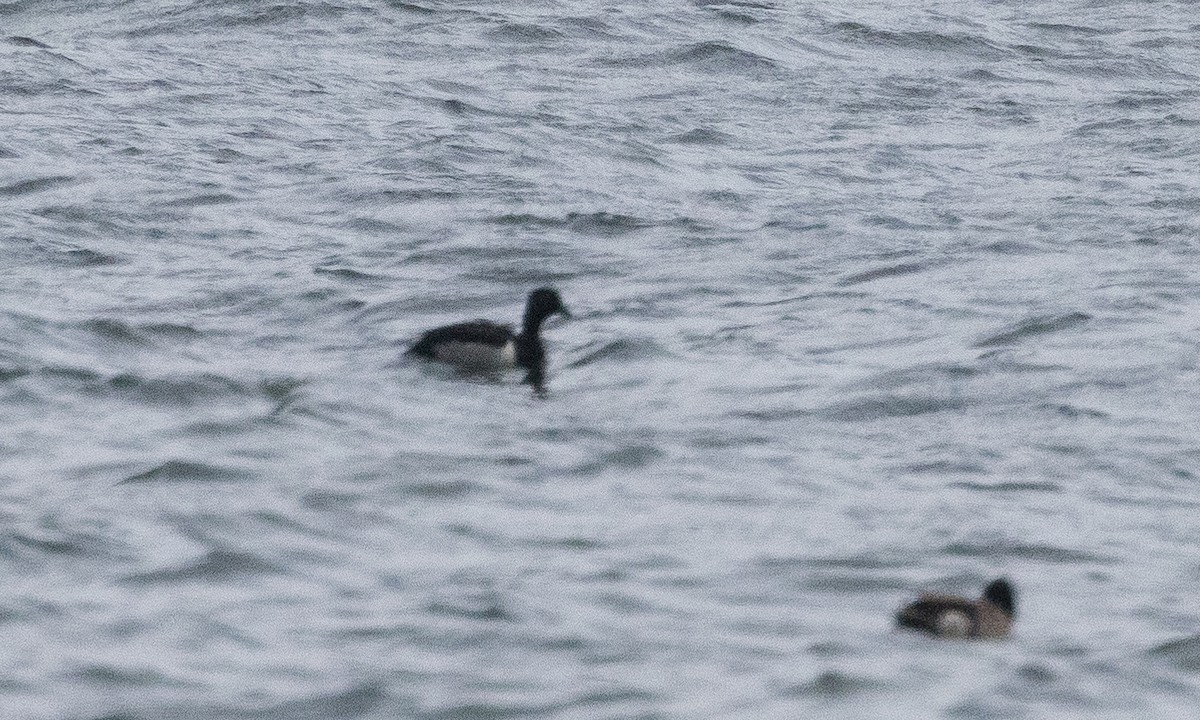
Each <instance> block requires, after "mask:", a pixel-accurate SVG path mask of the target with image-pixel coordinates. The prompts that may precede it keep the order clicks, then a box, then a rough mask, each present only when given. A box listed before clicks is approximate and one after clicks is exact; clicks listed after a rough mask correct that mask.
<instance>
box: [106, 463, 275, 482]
mask: <svg viewBox="0 0 1200 720" xmlns="http://www.w3.org/2000/svg"><path fill="white" fill-rule="evenodd" d="M252 477H253V475H252V474H251V473H250V472H248V471H246V470H241V469H238V468H230V467H222V466H220V465H210V464H208V463H202V462H192V461H188V460H168V461H166V462H164V463H162V464H161V465H155V466H154V467H152V468H150V469H149V470H146V471H144V472H140V473H137V474H136V475H130V476H129V477H127V478H125V479H124V480H122V481H120V482H119V483H118V484H119V485H130V484H134V485H136V484H143V483H157V482H169V483H175V482H205V483H210V482H241V481H244V480H249V479H250V478H252Z"/></svg>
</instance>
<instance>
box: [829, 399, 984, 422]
mask: <svg viewBox="0 0 1200 720" xmlns="http://www.w3.org/2000/svg"><path fill="white" fill-rule="evenodd" d="M967 405H968V403H967V401H966V400H965V399H963V398H957V397H937V396H899V395H886V396H882V397H868V398H863V399H861V400H853V401H847V402H842V403H837V404H835V405H831V406H829V407H826V408H823V409H822V410H821V414H822V415H824V416H825V417H827V418H830V419H831V420H841V421H844V422H870V421H873V420H885V419H888V418H896V417H913V416H916V415H928V414H930V413H938V412H945V411H947V410H961V409H963V408H965V407H967Z"/></svg>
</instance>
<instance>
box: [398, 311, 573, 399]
mask: <svg viewBox="0 0 1200 720" xmlns="http://www.w3.org/2000/svg"><path fill="white" fill-rule="evenodd" d="M555 313H558V314H560V315H563V316H564V317H570V316H571V313H570V312H568V311H567V306H566V305H564V304H563V301H562V298H561V297H560V296H559V294H558V291H557V290H554V289H553V288H538V289H537V290H534V291H533V292H531V293H529V300H528V302H526V303H525V317H524V318H523V320H522V321H521V332H520V333H519V334H518V333H514V332H513V328H512V326H511V325H500V324H497V323H494V322H489V321H487V320H471V321H470V322H463V323H457V324H454V325H445V326H443V327H439V328H434V329H433V330H429V331H427V332H426V333H425V334H424V335H422V336H421V339H420V340H418V341H417V342H416V344H414V345H413V346H412V347H411V348H409V350H408V352H410V353H411V354H413V355H418V356H420V357H424V358H429V359H431V360H440V361H442V362H445V363H449V364H451V365H455V366H457V367H460V368H463V369H466V370H485V371H486V370H506V369H511V368H514V367H519V368H524V369H525V371H526V374H525V379H524V382H527V383H529V384H531V385H533V388H534V390H536V391H538V392H539V393H540V392H543V391H544V390H545V380H546V350H545V348H544V347H543V345H542V338H541V335H540V331H541V327H542V322H543V321H544V320H545V319H546V318H548V317H550V316H551V315H554V314H555Z"/></svg>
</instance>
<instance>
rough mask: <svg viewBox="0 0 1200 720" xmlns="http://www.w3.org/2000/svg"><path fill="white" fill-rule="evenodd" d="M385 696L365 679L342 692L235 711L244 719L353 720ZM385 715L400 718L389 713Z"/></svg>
mask: <svg viewBox="0 0 1200 720" xmlns="http://www.w3.org/2000/svg"><path fill="white" fill-rule="evenodd" d="M388 699H389V696H388V693H387V691H386V690H385V688H384V686H383V685H382V684H380V683H376V682H365V683H360V684H358V685H354V686H352V687H350V688H349V689H347V690H344V691H342V692H337V693H331V694H328V695H316V696H313V697H307V698H303V699H301V700H290V701H287V702H283V703H280V704H278V705H272V706H268V707H265V708H259V709H255V710H248V711H246V712H245V713H238V715H237V717H242V718H246V719H247V720H353V718H358V717H363V716H365V715H368V714H370V713H371V712H372V711H373V710H375V709H376V708H378V707H379V706H380V705H382V704H384V703H385V702H386V701H387V700H388ZM387 716H388V717H401V715H399V714H393V713H390V712H389V713H388V714H387Z"/></svg>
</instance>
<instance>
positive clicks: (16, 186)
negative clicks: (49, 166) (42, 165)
mask: <svg viewBox="0 0 1200 720" xmlns="http://www.w3.org/2000/svg"><path fill="white" fill-rule="evenodd" d="M72 182H75V178H74V177H71V176H70V175H51V176H48V177H42V178H34V179H31V180H21V181H19V182H15V183H12V184H10V185H0V197H19V196H21V195H30V194H33V193H39V192H45V191H46V190H53V189H54V188H57V187H62V186H63V185H66V184H68V183H72Z"/></svg>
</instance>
